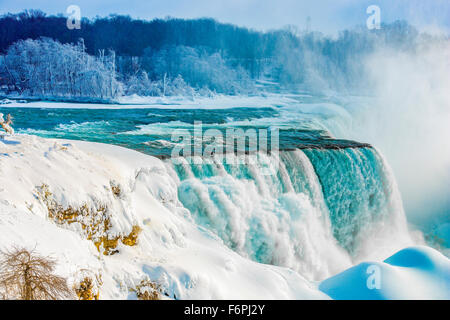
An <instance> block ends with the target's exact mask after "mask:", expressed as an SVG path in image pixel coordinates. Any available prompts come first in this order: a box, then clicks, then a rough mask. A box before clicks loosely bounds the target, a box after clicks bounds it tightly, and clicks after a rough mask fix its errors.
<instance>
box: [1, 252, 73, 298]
mask: <svg viewBox="0 0 450 320" xmlns="http://www.w3.org/2000/svg"><path fill="white" fill-rule="evenodd" d="M55 265H56V261H55V260H53V259H51V258H49V257H43V256H40V255H38V254H36V253H35V252H34V250H32V251H29V250H27V249H25V248H13V249H12V250H11V251H1V252H0V291H3V292H2V293H1V294H2V295H3V298H4V299H21V300H59V299H72V298H74V294H73V292H72V291H71V290H70V289H69V287H68V286H67V282H66V279H64V278H62V277H59V276H56V275H54V274H53V271H54V269H55Z"/></svg>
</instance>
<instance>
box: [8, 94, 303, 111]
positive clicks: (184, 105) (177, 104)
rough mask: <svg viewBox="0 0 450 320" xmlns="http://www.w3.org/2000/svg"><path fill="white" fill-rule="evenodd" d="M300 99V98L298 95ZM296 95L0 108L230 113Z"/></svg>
mask: <svg viewBox="0 0 450 320" xmlns="http://www.w3.org/2000/svg"><path fill="white" fill-rule="evenodd" d="M299 96H301V95H299ZM295 97H297V95H293V94H290V95H283V94H265V95H264V96H239V95H238V96H229V95H215V96H213V97H201V96H198V97H194V98H192V97H190V98H189V97H182V96H171V97H140V96H137V95H132V96H124V97H119V98H117V103H111V104H102V103H73V102H54V101H30V102H25V101H23V100H8V103H7V104H3V105H2V108H17V107H26V108H70V109H146V108H158V109H178V108H180V109H229V108H237V107H239V108H276V107H279V106H287V105H289V104H292V103H296V102H297V101H296V100H295Z"/></svg>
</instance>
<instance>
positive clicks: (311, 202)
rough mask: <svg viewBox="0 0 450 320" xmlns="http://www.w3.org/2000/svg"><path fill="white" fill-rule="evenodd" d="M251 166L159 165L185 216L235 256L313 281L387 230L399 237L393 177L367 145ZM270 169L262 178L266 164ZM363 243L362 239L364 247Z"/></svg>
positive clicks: (264, 159) (296, 153)
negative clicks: (175, 188)
mask: <svg viewBox="0 0 450 320" xmlns="http://www.w3.org/2000/svg"><path fill="white" fill-rule="evenodd" d="M255 158H256V160H255V161H254V163H252V164H235V165H230V164H228V163H227V162H226V160H225V159H220V160H218V159H210V158H208V159H201V161H200V162H199V161H198V160H199V159H196V160H197V161H191V160H192V159H189V158H184V159H182V161H178V162H177V163H174V162H172V161H171V160H166V166H167V167H168V169H169V170H171V171H172V175H173V176H176V177H177V180H178V181H177V184H178V198H179V200H180V202H181V203H182V204H183V205H184V207H185V208H187V209H188V210H189V211H190V213H191V215H192V218H193V219H194V220H195V222H196V223H198V224H199V225H201V226H204V227H206V228H207V229H209V230H210V231H212V232H213V233H215V234H216V235H217V236H219V237H220V238H221V239H222V240H223V242H224V243H225V244H226V245H227V246H228V247H230V248H231V249H233V250H234V251H236V252H237V253H239V254H241V255H243V256H245V257H248V258H250V259H253V260H255V261H258V262H261V263H266V264H273V265H279V266H283V267H289V268H292V269H294V270H297V271H299V272H300V273H301V274H303V275H305V276H306V277H308V278H309V279H313V280H320V279H323V278H325V277H328V276H330V275H333V274H335V273H337V272H339V271H341V270H343V269H345V268H348V267H349V266H351V265H352V264H353V262H354V260H357V259H358V258H361V257H362V256H363V255H364V254H365V253H367V251H368V250H372V249H373V248H372V249H368V243H372V244H377V245H379V242H377V241H375V240H374V239H376V238H377V235H379V234H380V232H382V231H381V230H380V229H379V228H383V229H384V228H385V227H386V226H389V230H390V231H389V233H388V234H391V233H392V228H394V233H395V232H397V233H398V232H400V233H402V234H405V233H407V231H406V230H407V228H406V221H405V220H404V219H402V217H404V213H403V208H402V205H401V200H400V197H399V196H398V191H397V190H396V185H395V180H394V181H393V176H392V175H391V174H390V170H389V168H388V167H387V165H386V163H385V161H384V160H383V158H382V157H381V155H380V154H379V153H378V151H376V150H375V149H373V148H345V149H306V150H300V149H296V150H292V151H281V152H280V153H279V155H275V154H272V155H267V154H265V153H256V154H255ZM275 164H277V166H276V168H277V169H278V170H276V171H274V172H276V173H274V174H267V170H264V169H266V167H267V165H269V166H274V168H275ZM368 240H370V241H369V242H368Z"/></svg>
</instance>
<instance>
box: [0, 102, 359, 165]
mask: <svg viewBox="0 0 450 320" xmlns="http://www.w3.org/2000/svg"><path fill="white" fill-rule="evenodd" d="M0 113H4V114H7V113H11V114H12V115H13V116H14V128H15V129H16V132H18V133H28V134H35V135H38V136H42V137H49V138H63V139H74V140H85V141H93V142H103V143H109V144H115V145H120V146H124V147H127V148H131V149H134V150H138V151H141V152H144V153H147V154H150V155H154V156H161V157H164V156H169V155H170V152H171V150H172V148H173V143H174V142H176V141H172V133H174V131H175V130H177V129H185V130H189V131H190V132H193V130H194V123H195V122H202V130H203V132H204V131H206V130H208V129H218V130H220V131H221V132H223V135H224V136H226V130H227V129H229V128H241V129H244V130H247V129H257V130H259V129H270V128H271V127H273V126H272V124H271V120H272V119H276V118H278V117H279V114H280V113H279V110H277V109H275V108H260V109H259V108H252V109H249V108H234V109H226V110H183V109H171V110H170V109H169V110H167V109H108V110H104V109H81V110H80V109H48V108H45V109H44V108H43V109H39V108H0ZM277 127H278V128H279V130H280V131H279V139H280V148H281V149H284V150H286V149H296V148H310V147H322V148H340V147H349V146H363V144H361V143H357V142H353V141H347V140H340V139H333V138H331V136H330V133H329V132H327V130H326V129H324V128H323V127H320V126H310V125H309V123H308V122H307V121H305V122H304V123H301V122H298V123H294V124H293V125H292V124H291V123H289V125H287V124H286V123H277ZM269 138H270V136H269ZM269 140H270V139H269Z"/></svg>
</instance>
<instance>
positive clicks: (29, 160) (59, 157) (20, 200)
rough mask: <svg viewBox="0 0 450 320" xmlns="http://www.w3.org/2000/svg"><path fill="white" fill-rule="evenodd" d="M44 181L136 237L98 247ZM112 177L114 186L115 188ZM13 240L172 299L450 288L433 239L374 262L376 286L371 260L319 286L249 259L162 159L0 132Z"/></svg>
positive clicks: (441, 291) (7, 225)
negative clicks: (53, 210) (58, 214)
mask: <svg viewBox="0 0 450 320" xmlns="http://www.w3.org/2000/svg"><path fill="white" fill-rule="evenodd" d="M43 183H45V184H47V185H48V186H49V189H50V191H51V192H52V193H53V195H54V198H55V200H57V201H58V202H59V203H61V204H62V205H63V206H65V207H67V206H69V205H70V206H73V207H79V206H81V205H82V204H83V203H86V204H87V205H89V206H95V205H96V204H98V203H103V204H106V205H107V206H108V208H109V212H110V213H111V215H112V218H111V224H112V229H111V230H109V231H108V234H109V235H119V234H122V235H125V234H128V233H129V232H130V231H131V230H132V227H133V226H134V225H138V226H139V227H141V228H142V232H141V233H140V234H139V238H138V242H137V245H136V246H125V245H123V244H120V243H119V245H118V247H117V249H118V250H119V252H118V253H116V254H114V255H111V256H105V255H103V254H100V253H99V252H98V250H97V248H96V247H95V246H94V244H93V242H92V241H90V240H87V239H86V237H85V236H84V234H83V232H82V230H81V228H79V227H77V223H74V224H70V225H68V224H67V225H57V224H56V223H55V222H54V221H53V220H51V219H50V218H49V217H48V211H47V208H46V206H45V205H44V203H43V202H42V201H41V200H39V197H37V193H36V187H38V186H41V185H42V184H43ZM112 183H114V184H115V185H118V186H120V188H121V190H122V192H121V195H120V196H119V197H117V196H114V194H113V193H112V192H111V184H112ZM14 245H16V246H25V247H27V248H29V249H33V248H35V250H36V251H37V252H38V253H40V254H42V255H48V256H51V257H53V258H55V259H56V260H57V261H58V267H57V270H56V272H57V273H58V274H60V275H61V276H64V277H66V278H67V279H68V280H69V283H71V284H74V283H76V282H77V281H79V278H80V274H81V273H83V272H86V270H88V272H89V273H90V274H92V275H94V276H98V277H100V278H101V279H102V282H103V284H102V286H101V288H100V298H101V299H133V298H136V296H135V295H134V294H133V293H131V292H130V289H132V288H135V287H136V285H137V284H139V283H140V282H141V280H143V279H150V280H151V281H153V282H156V283H158V284H159V285H160V286H161V289H162V291H163V292H164V294H165V295H166V298H170V299H329V298H330V297H331V298H337V299H339V298H345V297H351V298H395V299H398V298H416V297H418V298H421V297H425V298H449V290H448V284H449V281H448V279H449V270H450V266H449V264H450V262H449V260H448V259H447V258H445V257H444V256H442V255H441V254H440V253H438V252H436V251H434V250H433V249H430V248H424V247H419V248H416V249H407V250H409V251H405V250H403V251H401V252H399V253H398V254H396V255H394V256H392V257H391V258H389V259H387V260H386V261H385V262H374V263H373V264H376V265H378V266H380V268H381V271H382V276H383V278H382V279H383V281H382V289H381V290H379V291H376V292H374V291H370V292H369V291H368V290H367V289H366V290H364V286H363V285H365V284H366V278H367V275H366V274H365V272H366V271H365V269H364V268H365V266H367V265H368V263H362V264H360V265H358V266H356V267H352V268H350V269H348V270H346V271H344V272H343V273H341V274H339V275H336V276H334V277H331V278H329V279H327V280H325V281H323V282H322V283H320V290H319V283H316V282H310V281H307V280H306V279H305V278H304V277H303V276H302V275H301V274H299V273H297V272H295V271H293V270H290V269H288V268H281V267H276V266H272V265H265V264H260V263H256V262H253V261H251V260H249V259H246V258H244V257H242V256H240V255H238V254H237V253H235V252H233V251H232V250H231V249H229V248H227V247H226V246H225V245H224V244H223V242H222V240H221V239H219V238H218V237H217V236H215V235H214V234H213V233H212V232H210V231H208V230H206V229H204V228H202V227H200V226H198V225H197V224H195V222H194V219H193V218H192V216H191V214H190V212H189V211H188V210H187V209H185V208H184V207H183V206H182V205H181V203H180V201H179V200H178V194H177V185H176V181H175V180H174V179H173V177H172V176H171V175H170V174H169V173H168V171H167V168H166V166H165V165H164V163H163V162H162V161H161V160H159V159H157V158H154V157H151V156H148V155H144V154H141V153H139V152H136V151H133V150H128V149H125V148H121V147H118V146H112V145H107V144H99V143H91V142H81V141H68V140H58V139H43V138H39V137H36V136H31V135H15V136H8V137H7V138H6V140H4V141H0V250H5V249H10V248H11V247H12V246H14ZM370 264H372V263H370ZM384 277H386V278H384ZM442 279H443V280H444V281H442ZM443 286H447V287H446V288H445V287H443ZM411 288H413V289H414V290H411Z"/></svg>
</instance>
